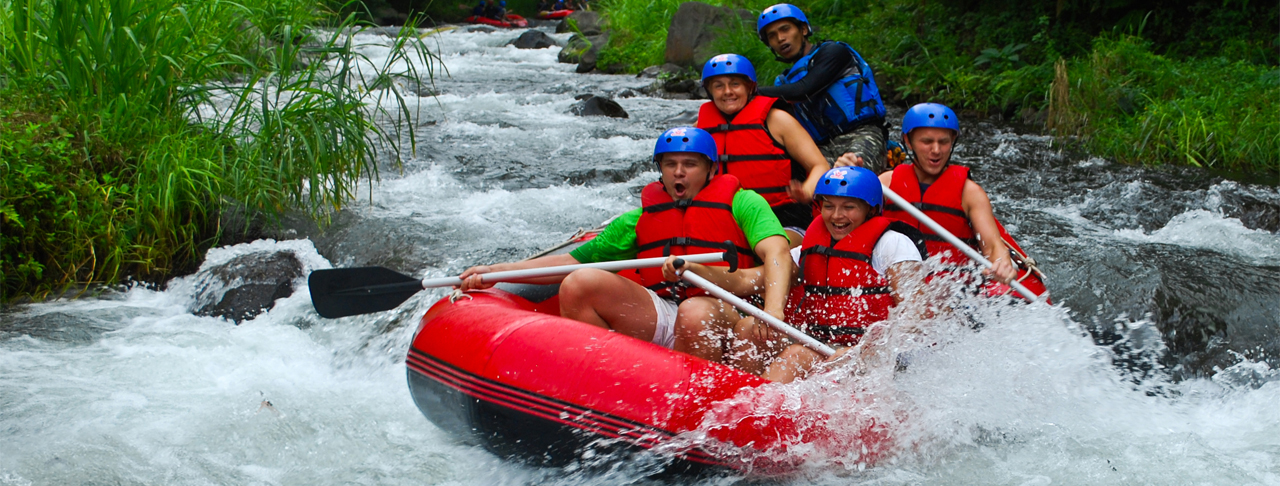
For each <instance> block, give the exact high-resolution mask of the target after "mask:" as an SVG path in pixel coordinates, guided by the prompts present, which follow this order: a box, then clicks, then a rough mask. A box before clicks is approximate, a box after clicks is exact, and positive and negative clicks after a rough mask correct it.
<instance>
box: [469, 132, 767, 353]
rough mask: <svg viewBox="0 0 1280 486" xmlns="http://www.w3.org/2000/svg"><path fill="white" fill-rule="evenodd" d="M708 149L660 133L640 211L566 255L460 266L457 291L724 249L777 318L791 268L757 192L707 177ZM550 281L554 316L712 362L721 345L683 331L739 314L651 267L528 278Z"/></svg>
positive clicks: (698, 139)
mask: <svg viewBox="0 0 1280 486" xmlns="http://www.w3.org/2000/svg"><path fill="white" fill-rule="evenodd" d="M716 155H717V151H716V145H715V140H713V139H712V137H711V134H709V133H707V132H705V131H703V130H701V129H697V128H691V127H679V128H673V129H671V130H667V131H666V132H665V133H663V134H662V136H661V137H659V138H658V141H657V143H656V145H655V147H654V151H653V158H654V162H655V163H656V164H657V166H658V169H659V170H660V171H661V178H660V179H659V180H658V181H657V182H653V183H650V184H649V185H647V186H645V188H644V190H643V191H642V193H641V204H642V207H641V208H637V209H634V210H632V211H628V212H626V213H623V214H622V215H620V216H618V217H617V218H615V219H614V220H613V222H611V223H610V224H609V225H608V226H606V227H605V229H604V230H603V231H602V232H601V233H600V234H599V235H598V236H596V237H595V238H594V239H592V240H590V241H588V242H586V243H585V244H583V245H582V246H580V247H578V248H576V249H574V250H573V251H572V252H570V253H568V254H562V255H548V256H543V257H539V258H534V259H531V260H526V261H521V262H513V263H501V264H495V265H481V266H476V267H471V268H468V269H467V270H466V271H464V272H463V273H462V274H461V275H460V276H459V277H460V278H461V279H462V281H463V282H462V285H461V286H460V288H461V289H462V290H464V291H465V290H475V289H483V288H488V287H491V286H492V285H491V284H484V283H483V282H482V281H481V278H480V275H481V274H485V273H489V272H497V271H506V270H521V269H528V268H539V267H547V266H557V265H572V264H577V263H593V262H601V261H616V260H626V259H632V258H636V257H639V258H648V257H654V256H663V255H686V254H695V253H710V252H720V251H725V250H731V251H736V252H737V255H738V262H737V264H738V266H739V267H740V268H747V267H755V266H757V265H760V266H759V267H758V268H756V271H757V272H759V273H760V274H761V275H762V280H761V289H763V290H762V293H763V294H764V308H765V310H766V311H767V312H769V313H770V314H772V315H775V316H778V317H781V316H782V315H783V310H784V306H785V303H786V299H787V292H788V290H789V284H790V279H789V276H790V274H791V259H789V258H787V249H788V245H787V239H786V236H785V233H784V232H783V230H782V225H781V224H779V223H778V218H777V217H775V216H774V215H773V212H772V211H770V210H769V205H768V203H767V202H765V200H764V198H763V197H761V196H760V195H759V194H756V193H755V192H754V191H751V190H743V189H742V188H741V185H740V184H739V182H738V179H737V178H736V177H734V176H732V175H727V174H721V175H716V173H715V164H714V162H713V161H714V160H715V157H716ZM556 282H560V290H559V296H560V315H561V316H563V317H567V318H570V319H575V320H578V321H582V322H585V323H588V324H592V325H595V326H599V327H603V328H606V329H612V330H614V331H617V332H620V333H622V334H625V335H627V336H631V337H633V338H636V339H641V340H645V341H651V342H653V343H655V344H658V345H661V346H664V347H667V348H672V349H675V350H676V351H682V352H685V353H688V354H691V355H694V356H698V357H701V358H704V359H710V360H716V361H718V360H719V359H720V354H721V352H722V350H721V348H720V347H718V346H717V347H714V348H712V347H708V346H703V341H701V340H699V339H698V338H697V336H696V331H693V330H694V329H696V328H698V327H699V326H707V327H710V328H715V329H728V328H731V327H732V326H733V323H734V322H736V321H737V320H738V319H740V318H741V316H740V315H739V314H738V313H737V312H736V311H735V310H734V309H733V307H732V306H730V305H728V304H726V303H724V302H721V301H720V300H719V299H715V298H711V297H707V296H705V295H703V294H702V291H701V289H697V288H686V287H684V286H683V285H680V284H675V283H672V282H668V281H666V280H665V279H664V278H663V275H662V270H661V269H658V268H652V269H642V270H634V271H628V272H624V273H623V274H614V273H610V272H606V271H603V270H596V269H582V270H577V271H575V272H573V273H571V274H569V275H568V276H563V277H546V278H541V279H535V280H532V281H530V283H556ZM637 282H639V283H637ZM677 327H679V328H680V329H682V330H684V331H686V333H677V332H676V329H677ZM688 332H694V333H695V335H690V334H687V333H688Z"/></svg>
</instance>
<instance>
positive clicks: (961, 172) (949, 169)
mask: <svg viewBox="0 0 1280 486" xmlns="http://www.w3.org/2000/svg"><path fill="white" fill-rule="evenodd" d="M959 135H960V120H959V118H958V117H956V113H955V112H954V111H952V110H951V108H948V107H946V106H945V105H940V104H938V103H921V104H918V105H915V106H913V107H911V109H909V110H907V113H906V115H904V116H903V117H902V142H903V144H904V145H906V147H907V150H908V153H909V154H910V156H911V163H910V164H902V165H899V166H897V167H895V168H894V169H893V170H892V171H889V172H885V173H883V174H880V181H881V182H883V183H884V185H885V186H886V187H888V188H889V189H890V190H892V191H893V192H894V193H896V194H898V195H899V196H902V197H903V198H904V199H906V200H907V201H908V202H910V203H912V204H913V205H915V206H916V207H917V208H918V209H920V210H921V211H922V212H923V213H924V214H925V215H926V216H929V217H930V219H933V220H934V221H936V222H938V224H940V225H942V227H943V228H945V229H946V230H947V231H948V232H950V233H951V234H953V235H955V236H956V237H957V238H960V239H961V240H962V241H965V242H967V243H969V245H970V246H972V247H974V248H976V249H978V251H981V252H982V253H983V256H985V257H986V258H987V259H988V260H990V261H991V263H992V264H993V266H992V267H991V268H989V269H987V270H985V271H984V272H983V273H985V274H988V275H992V276H993V277H995V279H996V280H998V281H1000V282H1003V283H1008V282H1009V280H1011V279H1013V278H1014V277H1016V276H1017V274H1016V272H1015V270H1014V268H1013V264H1012V262H1011V261H1010V258H1009V249H1008V247H1007V246H1005V243H1004V239H1003V238H1002V237H1001V234H1000V233H1001V228H1000V226H999V223H998V222H997V221H996V218H995V213H994V211H992V209H991V199H990V198H988V197H987V192H986V191H984V190H983V189H982V186H979V185H978V183H977V182H974V181H973V180H972V179H970V178H969V168H968V167H963V166H959V165H953V164H951V151H952V149H953V148H954V147H955V141H956V138H957V137H958V136H959ZM885 216H887V217H889V218H893V219H896V220H899V221H903V222H906V223H908V224H910V225H912V226H915V227H917V228H920V230H921V231H923V232H924V233H925V236H926V238H927V240H928V241H927V246H928V249H929V252H930V253H931V254H939V255H942V261H943V262H945V263H948V264H952V265H967V264H968V263H969V257H967V256H965V255H964V254H963V253H961V252H960V251H959V250H957V249H956V248H955V247H952V246H951V244H950V243H947V242H946V241H945V240H943V239H942V238H941V237H940V236H937V235H935V234H933V230H931V229H929V228H928V227H927V226H925V225H923V223H921V222H920V221H917V220H916V218H915V217H914V216H912V215H911V214H910V213H908V212H906V211H905V210H903V209H901V208H897V207H896V206H894V205H890V207H888V208H886V209H885Z"/></svg>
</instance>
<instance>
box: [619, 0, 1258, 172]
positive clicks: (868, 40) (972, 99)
mask: <svg viewBox="0 0 1280 486" xmlns="http://www.w3.org/2000/svg"><path fill="white" fill-rule="evenodd" d="M707 3H711V4H718V5H731V6H734V7H741V8H746V9H748V10H751V11H759V10H761V9H763V8H764V7H767V6H768V5H771V4H773V3H775V2H773V1H762V2H757V1H754V0H753V1H748V2H740V1H739V2H726V1H719V0H713V1H711V2H707ZM1184 3H1186V2H1182V3H1179V2H1172V3H1168V4H1162V5H1160V6H1158V7H1155V8H1154V10H1142V8H1146V7H1143V6H1142V5H1140V4H1139V2H1129V1H1126V0H1118V1H1116V2H1110V3H1108V4H1106V5H1099V4H1096V3H1093V4H1091V3H1089V2H1077V1H1071V0H1063V1H1057V0H1054V1H1047V0H1046V1H1038V0H1032V1H1029V2H1028V1H1025V0H1022V1H1017V2H1015V1H1013V0H1009V1H1000V0H997V1H993V2H971V1H962V0H943V1H939V2H915V1H909V0H882V1H870V0H818V1H816V2H811V3H808V4H798V5H800V7H802V8H804V9H805V11H806V13H807V14H808V16H809V18H810V21H811V23H812V24H813V25H814V26H816V27H817V32H816V33H815V35H814V38H815V39H833V40H841V41H845V42H847V43H849V44H850V45H852V46H853V47H854V48H855V49H857V50H858V51H859V53H861V54H862V55H863V57H864V58H866V59H867V61H868V62H869V63H870V64H871V65H872V67H873V68H874V69H875V73H876V80H877V82H878V83H879V84H880V86H881V90H882V94H883V95H884V96H885V97H886V99H887V101H892V102H896V103H898V104H900V105H903V106H908V105H911V104H915V103H919V102H923V101H932V102H939V103H945V104H948V105H950V106H952V107H953V108H956V109H958V110H962V111H963V112H966V113H968V114H971V115H972V114H980V115H989V114H1001V115H1003V116H1004V117H1005V118H1008V119H1024V120H1026V121H1038V120H1045V119H1046V118H1047V119H1048V120H1049V123H1048V126H1046V128H1051V129H1052V130H1053V131H1054V132H1055V133H1057V134H1059V135H1063V136H1073V137H1078V138H1077V140H1079V141H1080V142H1082V143H1083V144H1084V146H1085V148H1086V149H1087V150H1090V151H1092V152H1094V153H1097V154H1099V155H1103V156H1106V157H1110V158H1113V159H1115V160H1119V161H1123V162H1127V163H1137V164H1148V165H1159V164H1187V165H1196V166H1202V167H1209V168H1215V169H1223V170H1227V171H1236V172H1251V173H1255V174H1257V175H1259V176H1261V177H1262V178H1264V179H1265V178H1270V179H1272V180H1274V179H1275V177H1276V175H1277V174H1280V167H1278V164H1280V162H1278V161H1280V129H1278V128H1277V124H1280V116H1278V115H1280V113H1278V112H1277V106H1280V103H1278V102H1280V91H1277V84H1280V71H1278V70H1277V64H1278V63H1280V54H1278V51H1277V49H1276V48H1277V47H1280V32H1278V31H1276V29H1275V28H1274V26H1272V25H1270V24H1269V23H1268V19H1271V20H1274V18H1275V15H1276V14H1277V12H1280V7H1277V5H1275V4H1262V3H1257V2H1254V3H1249V2H1236V1H1228V2H1223V4H1222V5H1208V6H1206V5H1201V4H1199V3H1196V4H1194V5H1191V4H1187V5H1184ZM599 5H600V7H601V10H602V12H603V13H604V15H605V17H606V18H607V19H608V22H609V27H610V28H611V29H612V30H613V32H614V35H613V38H612V39H611V40H610V43H609V46H607V47H606V48H605V49H604V51H602V52H601V54H600V57H601V63H602V64H606V65H609V64H622V65H627V66H628V69H629V71H631V72H638V71H639V70H641V69H644V68H645V67H647V66H649V65H654V64H660V63H661V62H662V59H663V53H664V50H665V40H666V26H667V25H668V24H669V23H670V19H671V16H672V15H673V14H674V12H675V7H676V6H677V5H678V2H674V1H667V0H651V1H645V0H602V1H601V2H600V4H599ZM1139 7H1141V8H1139ZM1184 11H1187V12H1190V11H1194V12H1198V13H1197V15H1184V14H1182V13H1180V12H1184ZM754 27H755V26H754V25H749V26H744V27H743V28H742V29H737V30H734V31H731V32H729V33H728V35H726V36H723V37H722V38H720V39H719V40H718V41H717V42H718V43H717V45H716V47H717V50H718V51H719V52H734V53H738V54H742V55H745V56H747V57H748V58H750V59H751V61H752V63H753V64H754V65H755V67H756V71H757V74H758V78H759V80H760V82H761V83H772V81H773V78H774V77H775V76H776V75H777V74H778V73H779V72H781V71H782V69H784V68H785V67H786V65H784V64H783V63H780V62H777V61H775V60H774V59H773V55H772V53H771V52H769V50H768V48H767V47H765V46H764V44H763V43H761V42H760V40H759V39H758V38H757V37H756V33H755V30H754ZM1151 39H1158V40H1159V42H1155V41H1152V40H1151ZM1059 64H1061V66H1062V68H1061V70H1062V74H1063V75H1064V76H1063V77H1064V79H1066V80H1067V81H1065V82H1058V83H1057V84H1055V78H1056V77H1057V76H1058V72H1057V71H1058V69H1057V68H1056V67H1055V66H1057V65H1059ZM1051 93H1058V95H1059V98H1062V97H1063V96H1065V97H1066V100H1067V101H1066V102H1064V101H1062V100H1059V101H1056V102H1055V101H1054V100H1053V97H1052V96H1051ZM1046 115H1047V116H1046ZM890 122H892V123H896V122H897V120H890ZM1041 123H1043V121H1041Z"/></svg>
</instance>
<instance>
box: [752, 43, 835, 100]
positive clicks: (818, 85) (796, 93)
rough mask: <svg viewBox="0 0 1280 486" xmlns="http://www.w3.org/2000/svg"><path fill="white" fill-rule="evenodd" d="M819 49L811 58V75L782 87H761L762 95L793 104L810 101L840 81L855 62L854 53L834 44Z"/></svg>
mask: <svg viewBox="0 0 1280 486" xmlns="http://www.w3.org/2000/svg"><path fill="white" fill-rule="evenodd" d="M817 49H818V52H817V53H815V54H814V55H813V57H812V58H810V63H809V73H808V74H806V75H805V76H804V78H802V79H800V80H799V81H796V82H794V83H789V84H784V85H782V86H761V87H760V90H759V91H760V94H761V95H763V96H768V97H771V98H781V99H783V100H786V101H790V102H792V103H795V102H799V101H808V99H809V97H811V96H815V95H818V94H820V93H822V91H823V90H825V89H827V87H828V86H831V83H834V82H835V81H836V80H837V79H840V75H841V74H843V73H844V70H845V68H846V67H848V66H849V64H850V63H852V62H853V53H851V52H849V50H848V49H845V48H843V47H841V46H840V45H839V44H836V43H834V42H832V43H827V44H825V45H823V46H821V47H818V48H817Z"/></svg>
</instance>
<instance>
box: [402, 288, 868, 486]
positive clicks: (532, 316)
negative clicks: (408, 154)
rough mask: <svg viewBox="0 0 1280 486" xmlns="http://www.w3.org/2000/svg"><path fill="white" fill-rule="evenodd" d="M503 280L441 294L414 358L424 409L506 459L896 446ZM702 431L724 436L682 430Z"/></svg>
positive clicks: (698, 460) (782, 459) (729, 462)
mask: <svg viewBox="0 0 1280 486" xmlns="http://www.w3.org/2000/svg"><path fill="white" fill-rule="evenodd" d="M500 286H503V287H506V288H507V289H508V290H499V289H497V288H494V289H490V290H486V291H480V292H470V293H468V296H469V297H470V298H466V297H464V298H461V299H458V300H457V301H456V302H450V301H449V299H448V298H445V299H441V300H440V301H439V302H437V303H436V304H435V305H434V306H433V307H431V309H430V310H428V311H427V313H426V315H425V316H423V318H422V322H421V325H420V327H419V328H418V331H417V334H416V335H415V336H414V338H413V343H412V345H411V346H410V348H409V354H408V357H407V358H406V360H405V361H406V365H407V366H408V378H409V390H410V392H411V394H412V395H413V400H414V402H415V403H416V404H417V405H418V408H419V409H420V410H421V411H422V413H423V414H424V415H426V417H427V418H428V419H429V420H431V422H433V423H434V424H435V425H436V426H438V427H440V428H441V429H443V430H445V431H447V432H450V433H452V434H455V435H457V436H459V437H463V438H467V439H470V440H473V441H475V442H478V443H480V444H482V445H483V446H484V447H485V448H486V449H488V450H489V451H492V452H493V453H495V454H497V455H499V456H502V457H507V458H516V459H520V460H523V461H525V462H528V463H532V464H534V465H538V466H549V467H563V466H566V465H570V464H573V463H575V462H577V461H582V460H584V458H587V457H591V458H595V459H593V460H599V458H601V457H611V458H612V457H616V458H617V460H628V457H629V456H630V455H631V454H633V453H636V452H642V451H645V450H653V449H654V448H655V447H659V446H663V447H662V451H661V454H663V456H664V457H667V458H669V462H668V463H667V466H666V472H671V473H701V472H706V471H715V470H725V469H727V470H738V471H744V472H749V473H751V474H785V473H786V472H787V471H791V470H794V468H796V467H797V466H798V465H799V464H800V463H802V462H803V460H801V459H797V458H796V457H795V455H794V454H785V452H786V451H787V450H788V449H789V448H791V447H793V446H796V445H803V446H804V447H806V448H812V449H814V450H818V451H822V450H831V451H837V452H835V454H843V453H845V452H846V451H859V450H861V451H865V452H863V453H861V454H860V457H858V462H865V463H866V464H868V465H870V464H874V463H875V462H876V461H877V460H878V458H879V457H881V456H882V455H883V453H884V452H885V451H886V450H887V449H888V447H889V445H890V438H889V428H888V427H885V426H884V425H883V424H880V423H877V422H876V421H875V420H867V421H865V424H866V425H865V426H862V427H853V430H841V431H839V432H838V433H836V432H834V431H830V430H825V425H826V424H827V423H828V420H826V416H825V415H823V412H822V411H821V410H804V407H803V406H802V407H801V410H796V409H794V406H789V407H786V409H785V410H784V407H783V406H782V400H778V404H777V406H763V407H762V406H761V405H760V404H759V402H760V400H744V399H742V398H739V399H737V400H730V399H731V398H733V397H735V396H736V395H739V393H740V392H743V393H745V394H747V395H753V394H754V395H756V396H758V395H760V394H761V393H763V391H762V390H763V389H757V387H760V386H761V385H764V384H765V383H766V381H765V380H763V379H761V378H759V377H757V376H754V375H750V374H746V373H742V372H739V371H737V370H735V369H732V368H729V367H726V366H722V365H719V364H715V363H711V362H708V361H704V360H702V359H698V358H695V357H692V356H689V355H686V354H683V353H677V352H674V351H672V350H669V349H666V348H663V347H660V346H657V345H654V344H651V343H647V342H643V341H639V340H636V339H632V338H630V337H626V336H623V335H621V334H618V333H615V332H610V331H607V330H604V329H601V328H598V327H595V326H591V325H588V324H584V323H581V322H577V321H572V320H569V319H565V318H562V317H560V316H558V315H556V314H557V313H558V309H559V299H558V297H556V290H557V287H556V286H553V285H552V286H536V285H509V284H500ZM765 394H766V395H767V393H765ZM712 416H713V418H714V420H711V421H710V422H708V421H707V419H708V418H709V417H712ZM815 417H817V418H816V419H815ZM694 430H702V431H703V432H705V433H706V435H707V437H708V438H711V439H715V441H712V442H713V444H711V445H710V446H708V445H707V444H705V443H701V442H694V441H681V440H680V439H679V438H677V435H678V434H681V433H684V432H689V431H694ZM716 441H719V442H718V443H717V442H716ZM682 444H683V445H682Z"/></svg>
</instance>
